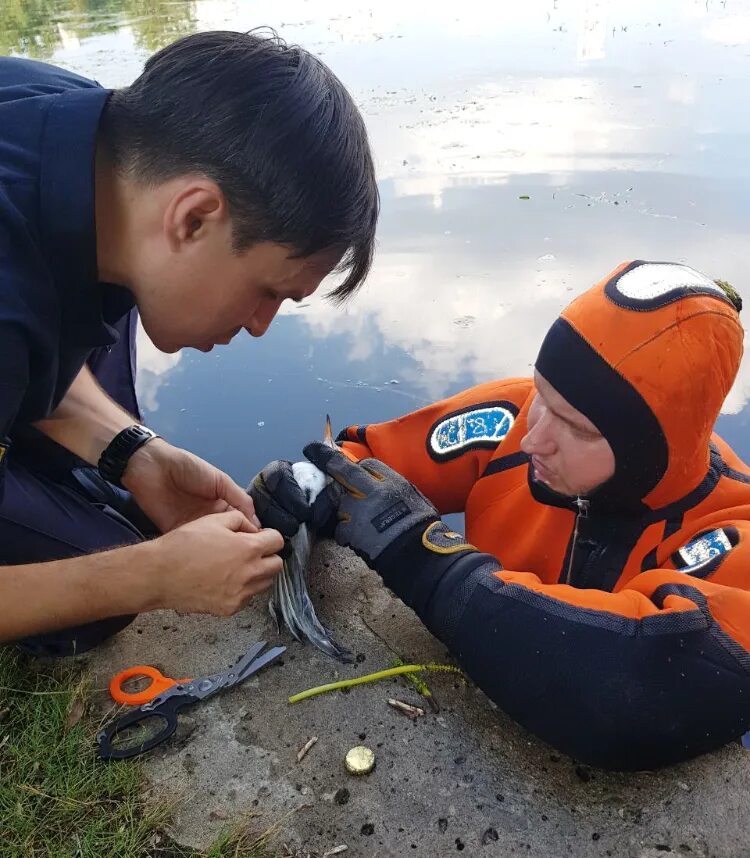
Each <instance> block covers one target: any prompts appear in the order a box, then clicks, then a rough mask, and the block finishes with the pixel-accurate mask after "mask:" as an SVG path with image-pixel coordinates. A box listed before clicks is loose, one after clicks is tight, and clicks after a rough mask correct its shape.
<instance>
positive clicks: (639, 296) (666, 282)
mask: <svg viewBox="0 0 750 858" xmlns="http://www.w3.org/2000/svg"><path fill="white" fill-rule="evenodd" d="M604 291H605V292H606V294H607V297H608V298H609V299H610V300H611V301H613V302H614V303H615V304H617V305H618V306H620V307H627V308H629V309H631V310H655V309H657V308H658V307H663V306H665V305H666V304H671V303H672V302H673V301H678V300H679V299H680V298H684V297H685V296H686V295H691V294H701V295H713V296H715V297H717V298H719V299H720V300H722V301H725V302H727V303H729V304H731V301H729V299H728V298H727V296H726V293H725V292H724V291H723V290H722V289H721V288H720V287H719V286H717V285H716V283H714V281H713V280H711V279H710V278H709V277H706V275H705V274H701V273H700V271H696V270H695V269H694V268H690V267H689V266H688V265H679V264H677V263H675V262H641V261H640V260H639V261H636V262H633V263H631V264H630V265H629V266H628V267H627V268H625V269H624V271H621V272H620V273H619V274H618V275H616V276H615V277H613V278H612V279H611V280H610V281H609V282H608V283H607V285H606V287H605V290H604Z"/></svg>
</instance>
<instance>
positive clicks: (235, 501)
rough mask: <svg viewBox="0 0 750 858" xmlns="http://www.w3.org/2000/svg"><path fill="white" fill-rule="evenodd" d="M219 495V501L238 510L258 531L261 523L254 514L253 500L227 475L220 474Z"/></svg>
mask: <svg viewBox="0 0 750 858" xmlns="http://www.w3.org/2000/svg"><path fill="white" fill-rule="evenodd" d="M219 493H220V498H221V500H225V501H226V502H227V503H228V504H229V506H231V507H234V509H237V510H239V511H240V512H241V513H242V514H243V515H244V516H245V518H246V519H247V520H248V521H249V522H250V524H252V525H253V527H255V528H256V529H257V530H260V528H261V523H260V521H259V520H258V516H257V515H256V514H255V504H254V503H253V499H252V498H251V497H250V495H249V494H246V493H245V492H244V491H243V490H242V489H241V488H240V487H239V486H238V485H237V483H235V481H234V480H233V479H232V478H231V477H229V476H227V474H222V479H221V482H220V484H219Z"/></svg>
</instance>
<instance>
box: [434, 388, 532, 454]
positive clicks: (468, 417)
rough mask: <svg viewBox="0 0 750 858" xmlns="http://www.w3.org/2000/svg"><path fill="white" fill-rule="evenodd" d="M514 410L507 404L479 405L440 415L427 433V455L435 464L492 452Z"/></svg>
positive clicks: (514, 417)
mask: <svg viewBox="0 0 750 858" xmlns="http://www.w3.org/2000/svg"><path fill="white" fill-rule="evenodd" d="M517 415H518V408H517V407H516V406H515V405H514V404H513V403H512V402H507V401H504V400H503V401H501V402H483V403H480V404H479V405H472V406H471V407H470V408H464V409H461V410H460V411H454V412H453V413H452V414H447V415H443V416H442V417H441V418H440V420H438V421H437V422H435V423H433V424H432V426H431V427H430V429H429V431H428V433H427V452H428V453H429V455H430V458H432V459H434V460H435V461H436V462H445V461H447V460H448V459H455V458H456V457H457V456H461V455H462V454H463V453H465V452H467V451H468V450H476V449H486V450H494V449H495V447H497V446H498V444H500V443H501V442H502V440H503V439H504V438H505V436H506V435H507V434H508V432H509V431H510V429H511V427H512V426H513V423H514V422H515V419H516V416H517Z"/></svg>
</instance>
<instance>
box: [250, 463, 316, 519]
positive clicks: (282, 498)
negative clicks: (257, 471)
mask: <svg viewBox="0 0 750 858" xmlns="http://www.w3.org/2000/svg"><path fill="white" fill-rule="evenodd" d="M261 477H262V479H263V481H264V482H265V485H266V488H267V490H268V492H269V493H270V494H271V495H272V496H273V498H274V500H275V501H276V503H277V504H278V505H279V506H281V507H283V508H284V510H286V512H289V513H291V514H292V515H293V516H294V518H296V519H297V521H307V520H308V519H309V517H310V505H309V504H308V502H307V498H306V497H305V493H304V492H303V491H302V489H301V488H300V485H299V483H298V482H297V480H295V479H294V471H293V470H292V463H291V462H287V461H285V460H280V461H277V462H272V463H271V464H270V465H268V466H266V467H265V468H264V469H263V470H262V471H261Z"/></svg>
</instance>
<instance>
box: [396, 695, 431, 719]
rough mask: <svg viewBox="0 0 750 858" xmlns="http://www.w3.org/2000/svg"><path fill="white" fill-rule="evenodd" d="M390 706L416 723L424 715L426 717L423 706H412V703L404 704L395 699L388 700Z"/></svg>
mask: <svg viewBox="0 0 750 858" xmlns="http://www.w3.org/2000/svg"><path fill="white" fill-rule="evenodd" d="M388 705H389V706H392V707H393V708H394V709H395V710H396V711H397V712H400V713H401V714H402V715H406V717H407V718H411V719H412V720H413V721H416V719H417V718H421V717H422V715H424V709H422V707H421V706H412V705H411V703H404V702H403V700H395V699H394V698H393V697H389V698H388Z"/></svg>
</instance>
